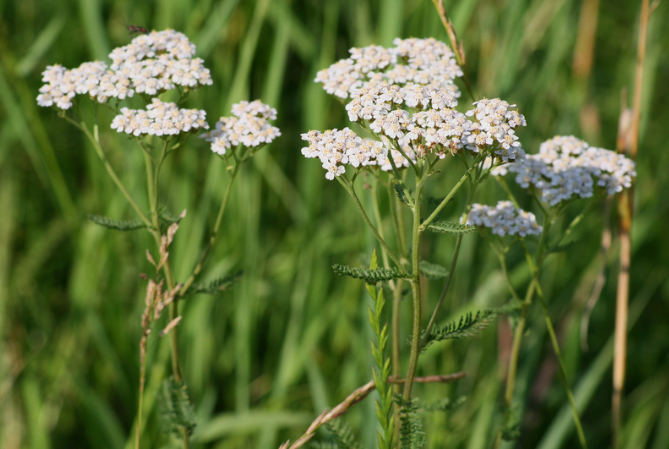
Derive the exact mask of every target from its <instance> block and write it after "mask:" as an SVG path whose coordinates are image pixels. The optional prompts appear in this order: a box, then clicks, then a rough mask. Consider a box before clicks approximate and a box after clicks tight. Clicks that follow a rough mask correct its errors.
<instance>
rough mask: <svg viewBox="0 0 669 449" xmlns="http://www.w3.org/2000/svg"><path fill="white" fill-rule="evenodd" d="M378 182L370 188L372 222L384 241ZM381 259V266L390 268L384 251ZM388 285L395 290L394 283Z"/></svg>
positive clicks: (392, 281) (376, 180) (375, 181)
mask: <svg viewBox="0 0 669 449" xmlns="http://www.w3.org/2000/svg"><path fill="white" fill-rule="evenodd" d="M378 186H379V180H378V178H377V179H374V184H373V186H372V208H373V209H374V220H376V227H377V229H378V230H379V235H380V236H381V238H383V239H384V240H385V236H384V235H383V223H382V222H381V211H380V209H379V195H378V194H379V189H378ZM381 258H382V259H383V266H384V267H386V268H389V267H390V263H389V262H388V254H387V253H386V252H385V251H381ZM388 283H389V284H390V288H392V289H393V291H394V290H395V281H394V280H392V279H391V280H390V282H388Z"/></svg>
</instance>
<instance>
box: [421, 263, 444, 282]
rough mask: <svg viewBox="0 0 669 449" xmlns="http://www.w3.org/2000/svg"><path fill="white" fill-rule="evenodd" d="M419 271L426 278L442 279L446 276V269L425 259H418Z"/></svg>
mask: <svg viewBox="0 0 669 449" xmlns="http://www.w3.org/2000/svg"><path fill="white" fill-rule="evenodd" d="M420 272H421V273H423V275H424V276H425V277H426V278H428V279H442V278H445V277H448V269H446V267H443V266H441V265H438V264H436V263H430V262H428V261H426V260H421V261H420Z"/></svg>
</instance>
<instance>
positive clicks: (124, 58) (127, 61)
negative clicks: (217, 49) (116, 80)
mask: <svg viewBox="0 0 669 449" xmlns="http://www.w3.org/2000/svg"><path fill="white" fill-rule="evenodd" d="M194 56H195V45H194V44H193V43H192V42H190V41H189V40H188V38H187V37H186V35H185V34H183V33H180V32H178V31H174V30H164V31H152V32H151V33H148V34H142V35H139V36H137V37H136V38H134V39H133V40H132V41H131V42H130V44H128V45H125V46H123V47H119V48H115V49H114V50H113V51H112V52H111V53H110V54H109V58H110V59H111V60H112V64H111V69H112V70H114V71H116V72H119V73H123V74H125V75H126V76H127V77H128V78H130V80H131V81H132V87H133V88H134V89H135V91H136V92H140V93H145V94H147V95H157V94H159V93H161V92H164V91H166V90H170V89H174V88H176V86H184V87H190V88H195V87H197V86H199V85H210V84H212V83H213V81H212V79H211V74H210V72H209V69H207V68H206V67H205V66H204V61H203V60H202V59H201V58H195V57H194Z"/></svg>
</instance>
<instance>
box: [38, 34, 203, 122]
mask: <svg viewBox="0 0 669 449" xmlns="http://www.w3.org/2000/svg"><path fill="white" fill-rule="evenodd" d="M194 55H195V45H193V44H192V43H191V42H190V41H189V40H188V38H187V37H186V36H185V35H184V34H183V33H179V32H177V31H174V30H165V31H152V32H151V33H149V34H142V35H140V36H138V37H136V38H134V39H133V40H132V42H131V43H130V44H129V45H126V46H124V47H120V48H116V49H114V50H113V51H112V52H111V53H110V55H109V58H110V59H111V60H112V64H111V66H109V67H108V66H107V64H105V63H104V62H100V61H95V62H85V63H83V64H82V65H81V66H79V67H77V68H76V69H72V70H67V69H65V68H64V67H62V66H60V65H53V66H48V67H47V68H46V70H45V71H44V73H43V77H42V81H43V82H44V83H45V84H44V85H43V86H42V87H41V88H40V94H39V95H38V97H37V104H38V105H40V106H54V105H55V106H56V107H57V108H59V109H63V110H66V109H69V108H70V107H72V99H73V98H74V96H75V95H82V94H88V95H89V96H90V97H91V98H92V99H94V100H96V101H98V102H99V103H105V102H107V101H108V100H109V99H110V98H118V99H119V100H123V99H125V98H128V97H132V96H133V95H134V94H135V92H137V93H143V94H146V95H151V96H154V95H158V94H160V93H162V92H165V91H166V90H170V89H174V88H176V87H177V86H183V87H188V88H196V87H197V86H200V85H208V84H212V79H211V74H210V72H209V69H207V68H206V67H204V61H203V60H202V59H200V58H194Z"/></svg>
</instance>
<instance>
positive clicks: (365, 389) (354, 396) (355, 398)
mask: <svg viewBox="0 0 669 449" xmlns="http://www.w3.org/2000/svg"><path fill="white" fill-rule="evenodd" d="M466 375H467V373H465V372H463V371H460V372H458V373H454V374H448V375H445V376H440V375H434V376H425V377H414V378H413V382H414V383H445V382H453V381H455V380H458V379H462V378H463V377H465V376H466ZM388 382H389V383H392V384H403V383H404V382H405V379H398V378H397V377H396V376H390V377H389V378H388ZM372 391H374V381H373V380H370V381H369V382H367V383H366V384H365V385H363V386H362V387H360V388H358V389H357V390H355V391H354V392H353V393H351V394H349V395H348V396H347V397H346V399H344V400H343V401H342V402H341V403H340V404H339V405H337V406H336V407H335V408H333V409H332V410H330V411H329V412H328V411H327V410H323V412H321V414H320V415H318V417H317V418H316V419H315V420H314V422H312V423H311V425H310V426H309V428H308V429H307V431H306V432H305V433H304V435H302V436H301V437H300V438H298V439H297V440H296V441H295V442H294V443H293V444H290V440H289V441H286V442H285V443H283V444H282V445H281V446H280V447H279V449H297V448H300V447H302V446H304V444H305V443H307V442H308V441H309V440H311V439H312V438H313V436H314V434H315V433H316V430H318V428H319V427H321V426H322V425H323V424H326V423H328V422H330V421H332V420H333V419H335V418H338V417H339V416H341V415H343V414H344V413H346V412H347V411H348V409H349V408H351V406H353V405H355V404H357V403H358V402H360V401H362V400H363V399H365V398H366V397H367V396H368V395H369V393H371V392H372Z"/></svg>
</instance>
